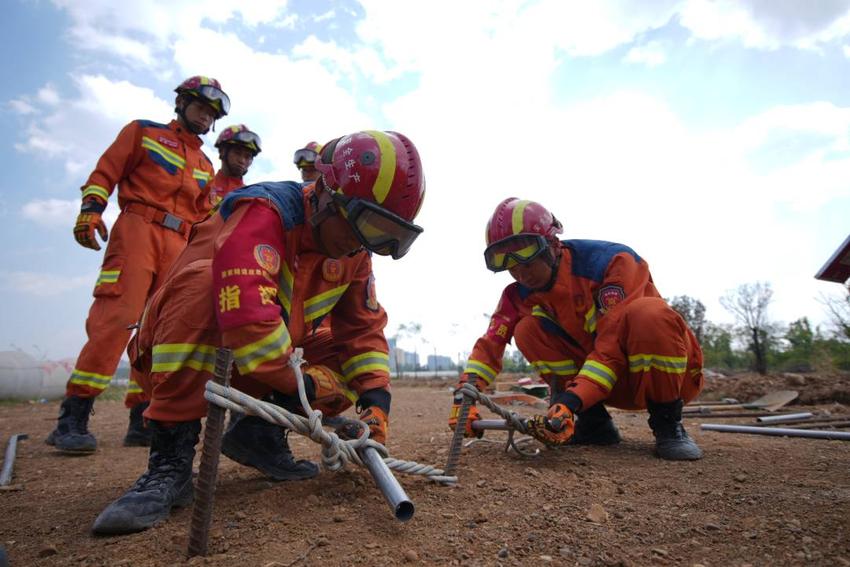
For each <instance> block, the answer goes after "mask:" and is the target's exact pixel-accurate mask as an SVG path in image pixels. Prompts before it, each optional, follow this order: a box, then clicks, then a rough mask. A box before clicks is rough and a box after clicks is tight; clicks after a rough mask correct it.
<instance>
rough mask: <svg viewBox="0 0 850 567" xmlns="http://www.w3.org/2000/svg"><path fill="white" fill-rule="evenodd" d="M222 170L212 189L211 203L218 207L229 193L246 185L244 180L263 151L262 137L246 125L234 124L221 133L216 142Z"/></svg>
mask: <svg viewBox="0 0 850 567" xmlns="http://www.w3.org/2000/svg"><path fill="white" fill-rule="evenodd" d="M215 147H216V148H218V157H219V159H220V160H221V168H220V169H219V170H218V172H217V173H216V174H215V177H214V178H213V180H212V187H211V188H210V203H211V204H212V205H213V206H215V205H217V204H218V203H219V202H220V201H221V200H222V199H224V197H225V196H227V194H228V193H230V192H231V191H233V190H234V189H238V188H239V187H242V186H243V185H245V183H244V182H243V181H242V178H243V177H244V176H245V175H246V174H247V173H248V169H249V168H250V167H251V164H252V163H254V158H255V157H257V154H259V153H260V152H261V151H262V145H261V142H260V136H259V135H257V134H256V133H255V132H252V131H251V130H249V129H248V127H247V126H245V125H244V124H234V125H233V126H228V127H227V128H225V129H224V130H222V131H221V134H219V135H218V139H217V140H216V141H215Z"/></svg>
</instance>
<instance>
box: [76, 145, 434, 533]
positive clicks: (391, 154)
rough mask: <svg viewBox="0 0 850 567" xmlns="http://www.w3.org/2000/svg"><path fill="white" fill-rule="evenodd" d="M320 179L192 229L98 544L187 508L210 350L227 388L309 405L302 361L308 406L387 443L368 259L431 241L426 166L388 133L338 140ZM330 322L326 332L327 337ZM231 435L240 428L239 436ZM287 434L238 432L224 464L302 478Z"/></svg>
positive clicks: (385, 375)
mask: <svg viewBox="0 0 850 567" xmlns="http://www.w3.org/2000/svg"><path fill="white" fill-rule="evenodd" d="M316 167H317V169H318V170H319V171H320V172H321V177H320V179H319V180H318V181H317V182H316V184H315V186H314V187H312V188H308V189H304V188H302V186H301V184H300V183H296V182H280V183H259V184H256V185H249V186H246V187H243V188H242V189H238V190H236V191H234V192H233V193H230V194H229V195H228V196H227V197H225V199H224V200H223V201H222V203H221V206H220V209H219V212H218V213H217V214H215V215H213V216H212V217H210V219H208V220H206V221H204V222H203V223H201V224H198V225H196V226H195V228H194V230H193V234H192V236H191V239H190V243H189V246H188V247H187V248H186V250H185V251H184V253H183V254H182V255H181V256H180V257H179V258H178V260H177V262H176V264H175V267H174V268H173V270H172V272H171V274H170V277H169V278H168V280H167V281H166V283H165V284H164V286H163V287H162V288H161V289H160V290H159V291H158V292H157V294H156V295H155V296H154V298H153V299H152V301H151V303H150V304H149V306H148V308H147V310H146V313H145V317H144V319H143V321H142V325H141V329H140V332H139V335H138V339H137V341H136V346H135V347H134V348H133V349H132V350H133V351H134V352H133V353H132V357H131V358H132V359H133V360H136V361H137V362H141V365H142V366H143V367H148V368H150V372H149V373H146V376H147V380H146V381H145V383H144V384H143V387H144V388H145V390H146V391H148V392H150V397H151V402H150V406H149V407H148V409H147V410H146V412H145V417H146V418H147V420H148V423H149V424H150V427H151V428H152V429H153V432H154V434H153V440H152V445H151V451H150V457H149V460H148V469H147V471H146V472H145V473H144V474H143V475H142V476H141V477H140V478H139V479H138V480H137V481H136V483H135V484H134V485H133V486H132V487H131V488H130V489H129V490H128V491H127V492H126V493H125V494H124V495H123V496H121V497H120V498H118V499H117V500H116V501H114V502H113V503H112V504H110V505H109V506H108V507H107V508H106V509H105V510H104V511H103V512H102V513H101V514H100V516H99V517H98V518H97V520H96V521H95V523H94V526H93V528H92V530H93V531H94V532H95V533H98V534H121V533H130V532H136V531H141V530H144V529H146V528H149V527H151V526H152V525H154V524H155V523H157V522H159V521H161V520H163V519H165V518H167V517H168V515H169V512H170V510H171V508H172V507H174V506H182V505H186V504H188V503H189V502H190V501H191V500H192V494H193V487H192V460H193V457H194V455H195V445H196V444H197V442H198V435H199V432H200V430H201V418H202V417H204V416H205V415H206V412H207V402H206V400H205V399H204V387H205V384H206V382H207V381H208V380H209V379H210V378H211V377H212V373H213V371H214V357H215V349H216V347H227V348H230V349H232V350H233V354H234V359H235V371H234V377H233V380H232V385H233V387H235V388H237V389H239V390H242V391H243V392H246V393H248V394H250V395H252V396H255V397H257V398H264V399H266V400H268V401H271V402H273V403H278V404H279V405H281V406H284V407H287V409H290V410H294V409H297V408H298V407H300V404H299V403H298V402H297V399H298V394H297V384H296V381H295V374H294V371H293V369H292V368H291V367H290V366H289V364H288V360H289V357H290V354H291V353H292V351H293V348H295V347H301V348H303V349H304V359H305V360H307V361H308V365H306V366H304V367H303V372H304V377H305V388H306V390H307V397H308V399H309V400H310V403H311V405H312V406H313V408H315V409H319V410H322V411H323V413H324V414H325V415H331V416H332V415H337V414H339V413H341V412H342V411H344V410H345V409H347V408H348V407H350V406H351V405H352V403H355V404H356V405H357V408H358V410H359V411H360V412H361V413H360V419H361V420H362V421H364V422H365V423H367V424H368V425H369V428H370V434H371V438H372V439H375V440H376V441H378V442H380V443H385V442H386V439H387V426H388V416H389V413H390V400H391V395H390V389H389V357H388V352H389V349H388V346H387V341H386V338H385V337H384V327H385V325H386V322H387V315H386V313H385V311H384V310H383V308H382V307H381V305H380V304H379V303H378V300H377V298H376V295H375V280H374V276H373V275H372V261H371V254H373V253H374V254H379V255H383V256H392V258H394V259H398V258H401V257H402V256H404V255H405V254H406V253H407V251H408V249H409V248H410V246H411V245H412V244H413V241H414V240H415V239H416V237H417V236H418V235H419V234H420V233H421V232H422V229H421V228H420V227H419V226H417V225H415V224H413V220H414V218H415V217H416V215H417V213H418V212H419V207H420V205H421V204H422V200H423V198H424V195H425V181H424V177H423V173H422V165H421V162H420V159H419V154H418V152H417V150H416V148H415V146H414V145H413V144H412V142H411V141H410V140H409V139H408V138H406V137H405V136H403V135H402V134H398V133H395V132H378V131H367V132H358V133H355V134H351V135H348V136H345V137H343V138H339V139H336V140H333V141H331V142H329V143H328V144H326V145H325V146H324V150H323V152H322V154H321V155H320V156H319V157H318V158H317V163H316ZM328 314H332V318H331V327H330V329H328V328H327V327H325V328H324V329H322V328H320V326H321V322H322V319H323V317H325V316H326V315H328ZM234 422H235V423H234ZM285 433H286V432H285V430H284V429H283V428H281V427H280V426H278V425H276V424H271V423H268V422H266V421H264V420H262V419H260V418H258V417H254V416H242V417H241V418H240V417H237V419H235V420H232V421H231V425H230V427H229V429H228V431H227V432H226V434H225V436H224V440H223V445H222V451H223V453H224V454H225V455H227V456H229V457H231V458H232V459H234V460H236V461H237V462H239V463H242V464H245V465H248V466H252V467H254V468H257V469H258V470H260V471H262V472H263V473H265V474H267V475H268V476H270V477H272V478H274V479H277V480H294V479H304V478H310V477H313V476H315V475H316V474H317V473H318V469H317V467H316V465H314V464H313V463H310V462H307V461H295V460H294V459H293V457H292V453H291V452H290V450H289V446H288V444H287V440H286V435H285Z"/></svg>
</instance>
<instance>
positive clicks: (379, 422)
mask: <svg viewBox="0 0 850 567" xmlns="http://www.w3.org/2000/svg"><path fill="white" fill-rule="evenodd" d="M358 419H359V420H360V421H362V422H363V423H365V424H366V425H368V426H369V439H374V440H375V441H377V442H378V443H380V444H381V445H386V443H387V434H388V433H389V417H388V416H387V414H386V413H384V410H382V409H381V408H379V407H378V406H372V407H369V408H366V409H365V410H363V413H361V414H360V416H359V417H358ZM337 434H339V436H340V437H342V438H343V439H358V438H359V437H360V436H361V435H363V427H362V426H361V425H360V424H359V423H357V422H356V421H352V420H348V421H347V423H346V424H345V425H343V426H342V427H340V428H339V429H337Z"/></svg>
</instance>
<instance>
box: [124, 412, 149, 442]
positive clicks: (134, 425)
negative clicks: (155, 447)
mask: <svg viewBox="0 0 850 567" xmlns="http://www.w3.org/2000/svg"><path fill="white" fill-rule="evenodd" d="M149 405H150V402H142V403H140V404H136V405H134V406H133V407H132V408H130V423H129V425H128V426H127V435H125V436H124V446H125V447H150V446H151V436H152V435H153V431H151V429H150V428H149V427H147V426H145V418H144V417H142V413H143V412H144V411H145V410H146V409H148V406H149Z"/></svg>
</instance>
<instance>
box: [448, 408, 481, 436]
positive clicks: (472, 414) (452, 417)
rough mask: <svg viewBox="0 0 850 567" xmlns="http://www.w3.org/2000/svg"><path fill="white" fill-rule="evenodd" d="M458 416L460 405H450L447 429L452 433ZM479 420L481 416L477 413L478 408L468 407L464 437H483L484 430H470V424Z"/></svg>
mask: <svg viewBox="0 0 850 567" xmlns="http://www.w3.org/2000/svg"><path fill="white" fill-rule="evenodd" d="M459 415H460V404H459V403H456V404H452V411H451V412H450V413H449V429H451V430H452V431H454V430H455V427H457V418H458V416H459ZM478 419H481V414H480V413H478V408H477V407H475V406H469V413H468V414H467V415H466V430H465V431H464V432H463V436H464V437H477V438H479V439H481V438H482V437H483V436H484V430H483V429H482V430H480V431H475V430H474V429H472V422H474V421H476V420H478Z"/></svg>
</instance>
